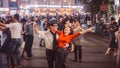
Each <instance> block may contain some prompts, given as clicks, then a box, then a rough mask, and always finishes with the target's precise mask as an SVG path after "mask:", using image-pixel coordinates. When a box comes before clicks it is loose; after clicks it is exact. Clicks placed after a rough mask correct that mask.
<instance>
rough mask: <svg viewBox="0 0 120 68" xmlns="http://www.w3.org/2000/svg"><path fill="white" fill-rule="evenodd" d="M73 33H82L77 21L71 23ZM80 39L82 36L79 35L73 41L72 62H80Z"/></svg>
mask: <svg viewBox="0 0 120 68" xmlns="http://www.w3.org/2000/svg"><path fill="white" fill-rule="evenodd" d="M73 31H74V33H76V32H81V31H84V29H83V28H82V27H81V26H80V22H79V21H78V20H75V21H74V23H73ZM82 39H83V36H82V35H80V36H78V37H76V38H74V39H73V41H72V42H73V44H74V61H75V62H77V60H79V62H82Z"/></svg>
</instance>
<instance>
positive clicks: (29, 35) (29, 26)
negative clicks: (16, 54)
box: [22, 18, 34, 60]
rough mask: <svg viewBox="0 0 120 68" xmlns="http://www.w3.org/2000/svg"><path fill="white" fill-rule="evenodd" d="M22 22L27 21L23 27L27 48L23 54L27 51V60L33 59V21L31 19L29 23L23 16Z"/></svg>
mask: <svg viewBox="0 0 120 68" xmlns="http://www.w3.org/2000/svg"><path fill="white" fill-rule="evenodd" d="M22 23H25V25H24V28H23V34H24V41H25V48H24V50H23V53H22V56H24V51H26V54H27V60H31V57H32V45H33V40H34V31H33V21H32V20H31V21H30V22H29V23H27V20H26V19H24V18H23V19H22Z"/></svg>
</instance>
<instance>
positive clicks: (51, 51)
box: [34, 19, 58, 68]
mask: <svg viewBox="0 0 120 68" xmlns="http://www.w3.org/2000/svg"><path fill="white" fill-rule="evenodd" d="M34 28H35V33H37V34H38V35H39V37H40V38H43V39H44V40H45V48H46V57H47V63H48V68H54V61H55V52H56V48H57V34H56V32H55V31H54V30H56V29H57V28H58V24H57V21H56V20H55V19H51V20H50V21H49V30H47V31H40V30H38V29H37V25H36V24H35V25H34Z"/></svg>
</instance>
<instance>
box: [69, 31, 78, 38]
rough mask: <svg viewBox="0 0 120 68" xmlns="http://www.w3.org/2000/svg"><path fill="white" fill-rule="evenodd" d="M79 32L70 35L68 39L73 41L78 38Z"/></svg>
mask: <svg viewBox="0 0 120 68" xmlns="http://www.w3.org/2000/svg"><path fill="white" fill-rule="evenodd" d="M79 35H80V32H77V33H74V34H72V35H70V39H74V38H75V37H77V36H79Z"/></svg>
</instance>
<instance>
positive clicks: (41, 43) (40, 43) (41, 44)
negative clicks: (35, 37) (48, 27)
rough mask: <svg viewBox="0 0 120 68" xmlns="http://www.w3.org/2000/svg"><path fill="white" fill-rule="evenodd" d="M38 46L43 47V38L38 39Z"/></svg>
mask: <svg viewBox="0 0 120 68" xmlns="http://www.w3.org/2000/svg"><path fill="white" fill-rule="evenodd" d="M39 46H41V47H45V40H44V39H43V38H41V39H40V42H39Z"/></svg>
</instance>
